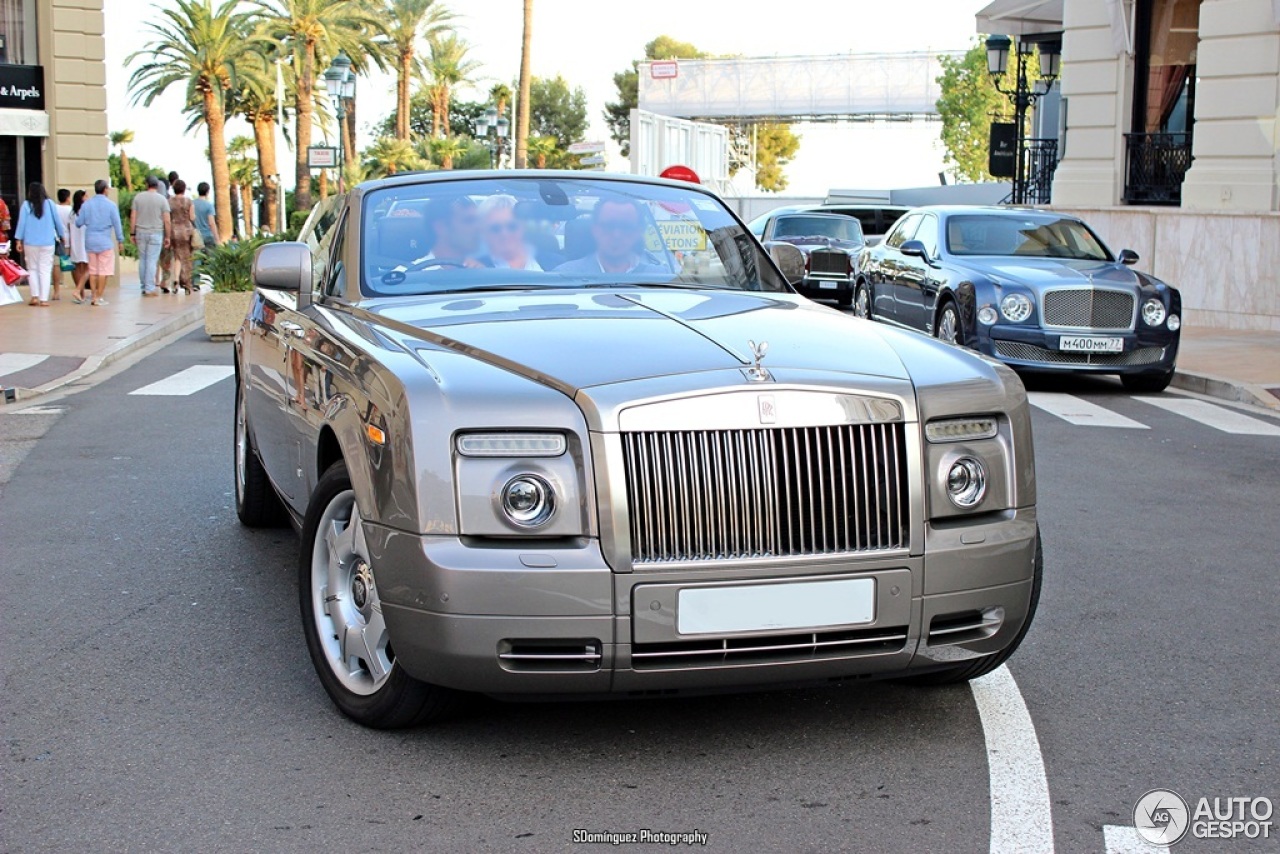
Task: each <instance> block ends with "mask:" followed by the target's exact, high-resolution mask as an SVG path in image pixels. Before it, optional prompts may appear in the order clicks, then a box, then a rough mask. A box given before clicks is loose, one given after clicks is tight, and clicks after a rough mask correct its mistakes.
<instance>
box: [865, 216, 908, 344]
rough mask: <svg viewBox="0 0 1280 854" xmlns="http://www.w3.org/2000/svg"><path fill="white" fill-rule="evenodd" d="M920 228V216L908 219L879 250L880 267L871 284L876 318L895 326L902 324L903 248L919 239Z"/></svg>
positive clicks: (901, 222) (899, 223)
mask: <svg viewBox="0 0 1280 854" xmlns="http://www.w3.org/2000/svg"><path fill="white" fill-rule="evenodd" d="M919 224H920V215H919V214H909V215H908V216H904V217H903V218H902V219H900V220H899V221H898V223H897V224H896V225H894V227H893V230H892V231H890V232H889V235H888V236H887V237H886V238H885V239H884V243H883V244H881V246H880V248H879V251H878V255H879V257H880V263H879V264H878V265H877V267H878V269H877V270H876V274H875V277H874V279H873V281H872V283H871V284H872V287H871V293H872V298H873V300H874V306H875V313H876V317H880V318H883V319H885V320H892V321H894V322H895V323H901V322H902V321H901V320H900V319H899V317H900V316H899V311H898V309H899V300H898V278H899V276H900V275H901V274H902V264H903V259H905V258H906V256H905V255H903V254H902V244H903V243H906V242H907V241H908V240H910V239H911V238H912V237H913V236H914V235H915V233H916V227H917V226H918V225H919Z"/></svg>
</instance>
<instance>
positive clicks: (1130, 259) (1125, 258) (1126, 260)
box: [1120, 249, 1138, 265]
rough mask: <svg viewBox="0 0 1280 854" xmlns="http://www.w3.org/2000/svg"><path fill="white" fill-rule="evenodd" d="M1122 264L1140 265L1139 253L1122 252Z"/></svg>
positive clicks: (1130, 250) (1126, 250)
mask: <svg viewBox="0 0 1280 854" xmlns="http://www.w3.org/2000/svg"><path fill="white" fill-rule="evenodd" d="M1120 263H1121V264H1125V265H1133V264H1137V263H1138V253H1137V252H1134V251H1133V250H1132V249H1121V250H1120Z"/></svg>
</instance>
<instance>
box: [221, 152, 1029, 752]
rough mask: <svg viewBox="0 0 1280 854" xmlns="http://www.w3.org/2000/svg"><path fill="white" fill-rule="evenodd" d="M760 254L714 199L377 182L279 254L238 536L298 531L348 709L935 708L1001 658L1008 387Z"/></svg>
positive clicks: (1012, 427)
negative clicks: (809, 686)
mask: <svg viewBox="0 0 1280 854" xmlns="http://www.w3.org/2000/svg"><path fill="white" fill-rule="evenodd" d="M770 252H772V254H770ZM770 252H766V250H765V249H764V248H763V247H762V246H761V244H760V243H759V242H758V241H757V240H756V239H755V238H754V237H752V235H751V234H750V233H748V231H747V230H746V228H745V227H744V225H743V224H742V223H741V222H740V221H739V220H738V219H737V218H736V217H735V216H734V215H733V214H732V213H731V212H730V211H729V210H728V209H727V208H726V207H725V205H724V204H723V203H722V202H721V201H720V200H719V199H718V198H717V197H716V196H715V195H713V194H712V193H710V192H707V191H704V190H703V189H701V188H700V187H698V186H695V185H692V184H684V183H675V182H668V181H661V180H651V179H646V178H638V177H635V176H604V175H599V174H591V175H588V174H584V173H576V172H539V171H519V172H517V171H504V172H470V173H462V172H438V173H431V174H414V175H401V176H395V177H392V178H388V179H386V180H382V181H376V182H372V183H366V184H362V185H360V186H359V187H356V188H355V189H354V190H352V191H351V192H349V193H347V194H345V195H344V196H341V197H336V198H332V199H330V200H328V201H327V202H325V203H323V204H322V205H321V206H320V207H319V208H317V209H316V210H315V211H314V212H313V214H312V216H311V218H310V220H309V222H308V223H307V226H306V227H305V229H304V232H303V242H297V243H273V244H269V245H266V246H264V247H262V248H261V249H260V250H259V251H258V255H257V258H256V261H255V264H254V274H253V275H254V280H255V284H256V293H255V295H254V299H253V304H252V308H251V310H250V312H249V315H248V317H247V318H246V320H245V323H244V326H243V328H242V329H241V331H240V332H239V334H238V335H237V336H236V341H235V368H236V407H235V484H236V492H235V494H236V507H237V511H238V514H239V517H240V519H241V521H242V522H243V523H244V524H246V525H249V526H265V525H271V524H276V523H282V522H285V521H288V522H291V523H292V524H293V525H294V526H295V527H296V528H298V529H299V530H300V532H301V539H302V542H301V549H300V560H299V566H298V572H299V592H300V605H301V611H302V624H303V628H304V632H305V635H306V643H307V646H308V648H309V651H310V655H311V658H312V661H313V662H314V664H315V668H316V672H317V673H318V674H319V678H320V682H321V683H322V684H323V686H324V688H325V690H326V691H327V692H328V694H329V696H330V697H331V698H332V699H333V701H334V703H336V704H337V706H338V707H339V708H340V709H341V710H342V711H343V712H344V713H346V714H347V715H349V716H350V717H351V718H353V719H355V720H356V721H359V722H360V723H362V724H365V725H368V726H373V727H400V726H408V725H413V724H419V723H423V722H426V721H429V720H432V719H435V718H438V717H439V716H441V715H442V714H445V713H446V712H447V711H449V710H450V708H451V707H452V706H453V705H454V702H455V700H456V699H457V698H458V697H459V696H461V692H482V693H485V694H490V695H496V696H507V697H520V696H524V697H533V696H542V697H546V696H549V695H550V696H554V695H610V694H612V695H620V696H641V695H649V694H653V693H655V692H656V693H663V694H666V693H672V692H679V691H711V690H742V689H748V688H759V687H767V686H779V685H791V684H803V683H812V682H831V681H835V680H840V679H843V678H847V677H853V678H863V677H867V676H889V677H898V678H907V679H909V680H911V681H913V682H917V683H921V684H943V683H949V682H956V681H961V680H967V679H971V678H973V677H976V676H979V675H981V674H983V673H986V672H988V671H990V670H992V669H994V668H995V667H997V666H999V665H1000V664H1001V663H1002V662H1003V661H1004V660H1005V659H1006V658H1007V657H1008V656H1009V655H1010V654H1011V653H1012V652H1013V651H1014V649H1015V648H1016V647H1017V646H1018V644H1019V642H1020V641H1021V639H1022V637H1023V636H1024V635H1025V633H1026V631H1027V628H1028V625H1029V624H1030V621H1031V617H1032V615H1033V613H1034V611H1035V608H1036V603H1037V600H1038V597H1039V590H1040V578H1041V571H1042V569H1041V568H1042V559H1041V551H1040V538H1039V532H1038V527H1037V521H1036V493H1035V469H1034V462H1033V459H1032V444H1031V425H1030V421H1029V418H1028V411H1027V403H1026V396H1025V394H1024V391H1023V388H1022V385H1021V383H1020V382H1019V380H1018V378H1017V377H1016V376H1015V375H1014V373H1013V372H1012V371H1011V370H1009V369H1008V368H1006V367H1004V366H1002V365H1000V364H997V363H995V362H993V361H990V360H987V359H984V358H981V357H979V356H977V355H974V354H972V353H970V352H967V351H964V350H961V349H958V348H955V347H950V346H947V345H945V344H942V343H940V342H936V341H933V340H930V339H928V338H926V337H924V336H921V335H918V334H916V333H912V332H907V331H901V330H895V329H891V328H888V327H885V326H881V325H876V324H872V323H870V322H867V321H865V320H860V319H857V318H854V317H850V316H847V315H842V314H840V313H838V312H836V311H834V310H831V309H828V308H824V307H821V306H819V305H817V304H815V303H812V302H810V301H808V300H807V299H805V298H804V297H801V296H799V295H798V294H797V293H796V292H795V290H794V289H793V287H792V284H791V283H792V282H797V281H799V280H800V279H802V278H803V275H804V264H803V258H802V257H801V255H800V253H799V251H798V250H796V249H795V247H792V246H787V245H785V244H783V245H779V246H775V247H773V249H772V250H770Z"/></svg>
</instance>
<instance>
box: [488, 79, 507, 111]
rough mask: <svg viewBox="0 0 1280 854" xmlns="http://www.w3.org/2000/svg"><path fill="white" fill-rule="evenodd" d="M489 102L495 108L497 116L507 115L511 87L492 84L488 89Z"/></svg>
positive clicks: (503, 84)
mask: <svg viewBox="0 0 1280 854" xmlns="http://www.w3.org/2000/svg"><path fill="white" fill-rule="evenodd" d="M489 100H490V101H491V102H492V103H493V106H494V107H496V108H497V110H498V115H499V116H505V115H506V114H507V105H509V104H510V103H511V87H510V86H508V85H507V84H506V83H494V84H493V86H492V87H491V88H490V89H489Z"/></svg>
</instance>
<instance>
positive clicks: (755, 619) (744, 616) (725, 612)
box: [676, 578, 876, 635]
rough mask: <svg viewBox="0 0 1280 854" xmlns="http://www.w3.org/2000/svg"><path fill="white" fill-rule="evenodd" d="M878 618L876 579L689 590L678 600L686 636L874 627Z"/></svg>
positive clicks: (680, 622) (679, 622)
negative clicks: (871, 624)
mask: <svg viewBox="0 0 1280 854" xmlns="http://www.w3.org/2000/svg"><path fill="white" fill-rule="evenodd" d="M875 617H876V582H875V579H874V578H844V579H840V580H837V581H801V582H796V583H794V584H751V585H744V586H741V587H691V588H688V589H685V590H681V591H680V592H679V594H678V595H677V598H676V628H677V629H678V630H679V632H680V634H682V635H708V634H726V633H729V632H758V631H772V630H775V629H776V630H787V629H816V628H820V627H822V626H846V625H851V624H856V623H870V622H871V621H872V620H874V619H875Z"/></svg>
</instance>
